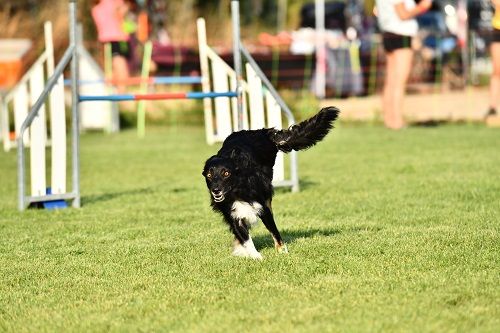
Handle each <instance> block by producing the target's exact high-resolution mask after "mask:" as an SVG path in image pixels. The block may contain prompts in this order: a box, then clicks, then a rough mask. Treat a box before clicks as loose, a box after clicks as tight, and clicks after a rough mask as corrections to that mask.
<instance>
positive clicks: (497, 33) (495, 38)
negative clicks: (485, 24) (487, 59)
mask: <svg viewBox="0 0 500 333" xmlns="http://www.w3.org/2000/svg"><path fill="white" fill-rule="evenodd" d="M490 43H500V30H499V29H493V30H492V31H491V35H490Z"/></svg>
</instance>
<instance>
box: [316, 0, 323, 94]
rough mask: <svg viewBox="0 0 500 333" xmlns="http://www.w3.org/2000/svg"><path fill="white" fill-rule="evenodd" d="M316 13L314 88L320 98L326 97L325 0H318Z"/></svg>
mask: <svg viewBox="0 0 500 333" xmlns="http://www.w3.org/2000/svg"><path fill="white" fill-rule="evenodd" d="M314 14H315V17H316V82H315V89H314V90H315V92H316V96H317V97H318V98H325V83H326V79H325V76H326V48H325V0H316V2H315V7H314Z"/></svg>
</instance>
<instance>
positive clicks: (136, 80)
mask: <svg viewBox="0 0 500 333" xmlns="http://www.w3.org/2000/svg"><path fill="white" fill-rule="evenodd" d="M78 83H79V84H96V83H107V84H114V85H118V84H122V85H136V84H141V83H148V84H197V83H201V76H154V77H149V78H142V77H130V78H128V79H125V80H113V79H98V80H80V81H78ZM70 84H71V80H69V79H66V80H64V85H66V86H68V85H70Z"/></svg>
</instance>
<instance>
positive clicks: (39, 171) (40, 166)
mask: <svg viewBox="0 0 500 333" xmlns="http://www.w3.org/2000/svg"><path fill="white" fill-rule="evenodd" d="M44 81H45V80H44V76H43V64H40V65H37V66H36V67H35V68H34V70H33V75H32V76H31V77H30V80H29V84H30V101H31V107H33V105H35V103H36V101H37V99H38V97H40V95H41V94H42V91H43V88H44V87H43V85H44ZM30 129H31V143H30V171H31V194H32V195H33V196H40V195H45V194H46V180H45V146H46V138H47V130H46V121H45V106H44V105H42V106H41V107H40V110H39V112H38V114H37V115H36V117H35V119H34V120H33V122H32V124H31V127H30Z"/></svg>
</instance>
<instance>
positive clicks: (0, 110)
mask: <svg viewBox="0 0 500 333" xmlns="http://www.w3.org/2000/svg"><path fill="white" fill-rule="evenodd" d="M0 134H1V136H2V137H1V138H0V141H1V140H3V149H4V150H5V151H9V150H10V146H11V143H10V129H9V108H8V107H7V101H6V100H5V98H2V97H1V96H0Z"/></svg>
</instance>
